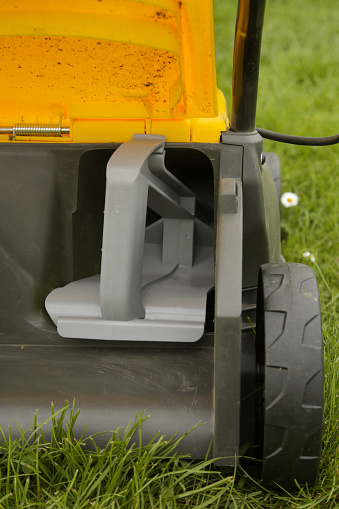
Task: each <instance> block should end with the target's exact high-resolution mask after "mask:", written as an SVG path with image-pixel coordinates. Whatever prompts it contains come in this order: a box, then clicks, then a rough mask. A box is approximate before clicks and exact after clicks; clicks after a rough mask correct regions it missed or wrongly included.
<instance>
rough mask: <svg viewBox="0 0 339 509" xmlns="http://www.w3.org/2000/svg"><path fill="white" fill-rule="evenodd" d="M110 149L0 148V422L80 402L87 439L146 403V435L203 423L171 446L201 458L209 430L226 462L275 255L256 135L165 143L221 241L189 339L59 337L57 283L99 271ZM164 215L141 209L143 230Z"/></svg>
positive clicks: (246, 429)
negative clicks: (52, 314)
mask: <svg viewBox="0 0 339 509" xmlns="http://www.w3.org/2000/svg"><path fill="white" fill-rule="evenodd" d="M118 147H119V145H117V144H113V143H112V144H102V145H101V144H92V145H91V144H87V145H77V144H75V145H69V144H63V143H60V144H49V143H41V144H40V143H34V144H33V143H32V144H31V143H25V144H11V143H8V144H6V143H4V144H2V146H1V151H0V324H1V335H0V352H1V358H2V369H1V372H0V387H1V391H0V405H1V414H0V424H1V427H2V429H3V430H4V431H5V430H7V429H8V425H13V426H12V437H13V438H14V437H15V436H16V435H18V434H19V431H18V430H17V428H16V426H15V425H14V419H15V420H16V421H17V422H18V423H19V424H20V425H22V426H23V427H24V428H27V427H28V426H29V425H30V424H31V422H32V419H33V416H34V413H35V411H36V409H38V420H39V421H40V422H42V421H43V420H44V419H45V418H47V417H48V416H49V415H50V404H51V402H52V401H53V402H54V405H55V408H61V407H62V406H63V405H64V402H65V400H66V399H67V400H69V401H73V399H74V398H75V402H76V406H77V408H81V412H80V415H79V419H78V421H77V427H76V430H75V431H76V433H78V434H79V435H81V433H82V431H83V429H84V427H85V425H86V424H87V433H88V435H90V434H92V433H97V432H101V431H103V430H105V429H106V430H111V429H116V428H117V427H118V426H121V425H125V424H126V423H127V422H128V421H129V420H130V419H134V417H135V414H136V412H140V411H142V410H146V412H147V414H150V415H151V418H150V419H149V420H148V421H146V422H145V424H144V427H143V440H144V441H145V442H146V441H147V440H149V439H151V438H152V437H153V435H154V434H155V432H157V431H158V430H159V429H160V430H161V432H162V433H164V434H165V435H167V436H172V435H173V434H174V433H178V434H182V433H185V432H186V431H187V430H188V429H190V428H192V427H193V426H194V425H195V424H196V423H197V422H198V421H201V422H203V423H205V424H203V425H201V426H199V427H198V428H197V429H196V430H195V431H194V432H193V433H192V435H189V436H188V437H187V439H186V440H184V441H183V442H182V443H181V446H180V450H178V452H182V453H189V454H191V456H192V457H193V458H204V457H205V455H206V452H207V451H208V450H209V447H210V444H211V442H212V439H213V444H215V445H213V447H214V449H213V451H212V452H211V454H214V455H217V456H219V457H223V458H224V459H223V464H228V465H234V464H235V462H236V457H237V456H238V454H239V451H240V448H241V446H242V445H243V444H245V443H248V442H252V443H253V441H254V438H253V435H254V432H255V431H254V414H255V405H254V401H253V398H252V393H253V379H255V352H254V339H253V332H252V328H251V323H252V324H253V325H254V324H255V305H256V304H255V303H256V288H255V287H256V284H257V274H258V270H259V267H260V265H261V264H263V263H266V262H270V261H279V260H280V243H279V242H280V241H279V227H278V228H276V225H277V219H278V216H279V207H278V201H277V198H276V193H275V189H274V183H273V179H272V176H271V174H270V172H269V170H268V168H267V167H266V165H264V167H262V166H261V162H260V161H261V157H260V156H261V151H262V140H261V138H260V136H257V135H256V134H253V135H248V136H247V135H246V136H244V137H240V136H238V135H234V134H231V133H227V134H225V135H224V136H223V139H222V142H221V143H215V144H208V143H206V144H201V143H194V144H179V143H178V144H172V143H166V144H165V151H166V153H165V166H166V168H167V169H168V171H169V172H170V173H171V174H173V175H174V176H175V177H176V178H178V180H180V181H181V182H182V183H183V184H184V185H185V186H186V187H187V188H188V189H190V190H191V192H192V193H193V194H194V195H195V196H197V197H198V201H199V202H201V203H202V202H203V203H204V204H206V205H207V206H208V207H205V208H203V207H200V208H199V207H197V209H196V213H195V216H196V218H197V219H199V220H200V221H201V222H203V223H204V224H205V225H207V223H208V226H210V227H214V236H215V235H216V236H217V243H216V251H215V260H216V261H215V263H214V269H215V273H216V276H215V280H214V284H215V294H216V297H215V299H216V302H215V306H216V310H217V312H216V313H215V312H214V301H215V299H214V295H213V292H209V293H208V296H207V304H206V309H207V312H206V320H205V329H204V334H203V337H202V338H201V339H200V340H198V341H195V342H170V343H169V342H158V341H156V342H154V341H153V342H149V341H142V342H140V341H139V342H135V341H128V342H127V341H114V340H113V341H100V340H97V341H94V340H91V339H76V338H64V337H61V336H60V335H59V334H58V332H57V329H56V326H55V324H54V323H53V322H52V321H51V320H50V318H49V316H48V314H47V313H46V311H45V307H44V302H45V298H46V296H47V295H48V294H50V292H51V291H52V290H53V289H56V288H62V287H64V286H66V285H68V284H70V283H73V282H75V281H78V280H81V279H86V278H90V277H94V278H95V277H96V278H98V277H99V276H98V275H99V274H100V272H101V247H102V236H103V224H104V218H103V210H104V203H105V192H106V169H107V163H108V161H109V159H110V158H111V156H112V154H114V153H115V152H116V150H117V149H118ZM232 181H233V182H234V183H237V186H238V187H235V186H233V184H232V183H231V182H232ZM220 182H221V184H220V185H219V183H220ZM240 182H241V185H240ZM238 183H239V185H238ZM236 189H238V191H236ZM237 193H238V194H237ZM241 195H242V199H241ZM185 200H186V198H185ZM189 200H190V199H189V197H188V201H189ZM241 200H242V205H243V207H242V221H241V220H240V217H241V213H240V212H241V207H239V204H240V205H241ZM236 206H238V209H237V210H238V212H236V208H235V207H236ZM227 207H229V209H227ZM211 208H212V209H214V214H212V216H211V217H209V210H210V209H211ZM213 216H214V217H213ZM160 220H161V218H160V217H159V215H157V214H156V213H154V212H153V211H150V210H147V217H146V231H147V228H148V227H149V226H151V225H153V224H155V223H156V222H157V221H160ZM154 229H155V227H154ZM241 229H242V234H241ZM252 229H253V231H252ZM232 231H235V232H236V239H234V238H233V236H232V235H233V234H232V235H231V232H232ZM146 235H147V234H146ZM241 235H242V241H241V242H240V244H241V246H242V247H241V248H242V252H243V256H242V257H241V253H240V251H239V249H238V247H236V246H239V239H240V238H241ZM247 237H248V238H247ZM201 242H202V241H200V240H199V243H200V244H201ZM147 244H148V240H147V241H146V242H145V245H146V246H147ZM233 244H234V245H233ZM160 245H161V244H160V242H159V244H158V247H159V246H160ZM201 245H202V247H204V246H203V244H201ZM206 247H208V246H206ZM160 251H161V248H160ZM228 251H229V252H228ZM277 254H279V257H277ZM171 256H172V255H171ZM223 263H226V265H225V267H223V266H222V265H223ZM219 264H220V266H219ZM226 267H227V268H229V267H231V269H230V270H226ZM225 278H226V279H225ZM97 288H98V286H97ZM249 318H250V320H251V323H250V322H249ZM233 324H234V325H235V326H234V327H233ZM239 324H240V325H239ZM239 366H240V368H239ZM239 394H240V398H239ZM106 439H107V436H106V435H101V436H100V437H98V442H99V443H100V444H102V445H104V444H105V441H106ZM136 439H137V438H136Z"/></svg>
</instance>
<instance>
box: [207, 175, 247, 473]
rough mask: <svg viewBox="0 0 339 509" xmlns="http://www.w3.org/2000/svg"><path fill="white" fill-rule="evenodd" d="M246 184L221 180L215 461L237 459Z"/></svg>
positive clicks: (216, 267) (239, 181) (227, 461)
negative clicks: (222, 457) (243, 205)
mask: <svg viewBox="0 0 339 509" xmlns="http://www.w3.org/2000/svg"><path fill="white" fill-rule="evenodd" d="M242 231H243V211H242V183H241V179H236V178H223V177H222V176H221V178H220V181H219V190H218V214H217V245H216V262H215V340H214V341H215V352H214V355H215V360H214V442H213V456H214V457H221V456H229V457H231V458H228V459H227V458H225V460H220V461H219V464H220V465H227V464H230V459H231V462H232V461H234V458H235V457H236V456H238V454H239V430H240V379H241V295H242Z"/></svg>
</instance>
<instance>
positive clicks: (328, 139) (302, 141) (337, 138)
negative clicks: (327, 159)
mask: <svg viewBox="0 0 339 509" xmlns="http://www.w3.org/2000/svg"><path fill="white" fill-rule="evenodd" d="M256 130H257V131H258V133H259V134H260V136H262V137H263V138H266V139H267V140H272V141H279V142H281V143H290V144H291V145H307V146H311V147H324V146H326V145H335V144H336V143H339V134H335V135H334V136H324V137H320V138H310V137H308V136H292V135H290V134H282V133H275V132H274V131H267V130H266V129H261V128H259V127H256Z"/></svg>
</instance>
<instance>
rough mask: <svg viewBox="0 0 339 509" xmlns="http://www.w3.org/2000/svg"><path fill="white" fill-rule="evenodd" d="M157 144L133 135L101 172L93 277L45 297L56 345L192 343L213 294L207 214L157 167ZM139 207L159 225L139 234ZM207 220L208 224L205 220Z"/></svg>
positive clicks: (160, 154) (161, 141) (160, 140)
mask: <svg viewBox="0 0 339 509" xmlns="http://www.w3.org/2000/svg"><path fill="white" fill-rule="evenodd" d="M164 145H165V138H164V137H163V136H150V135H134V136H133V139H132V140H131V141H129V142H127V143H124V144H122V145H121V146H120V147H119V148H118V149H117V150H116V152H115V153H114V154H113V155H112V156H111V158H110V160H109V162H108V165H107V176H106V195H105V213H104V214H105V215H104V223H103V241H102V258H101V273H100V277H99V276H92V277H90V278H86V279H82V280H80V281H74V282H72V283H69V284H68V285H67V286H66V287H65V288H58V289H55V290H53V291H52V292H51V293H50V294H49V295H48V296H47V298H46V309H47V312H48V313H49V315H50V317H51V318H52V320H53V321H54V323H55V324H56V325H57V330H58V333H59V334H60V335H61V336H64V337H74V338H83V339H86V338H87V339H97V340H99V339H102V340H120V341H158V342H159V341H175V342H180V341H186V342H188V341H197V340H198V339H200V338H201V337H202V335H203V333H204V327H205V314H206V299H207V294H208V292H209V291H210V290H211V289H212V288H213V286H214V231H213V227H211V226H209V224H206V223H204V222H202V221H199V220H198V219H197V218H196V217H195V211H196V209H197V210H200V212H205V213H207V216H209V217H210V219H212V218H213V209H212V208H210V210H209V207H208V205H206V204H204V203H203V202H201V201H199V199H198V198H197V197H196V196H195V194H194V193H193V192H192V191H191V190H190V189H189V188H187V187H186V186H185V185H184V184H182V183H181V182H180V181H179V180H178V179H177V178H176V177H174V175H172V174H171V173H169V172H168V171H167V170H166V168H165V165H164V157H165V151H164ZM147 207H149V208H150V209H151V210H153V211H154V212H156V213H157V214H159V215H161V216H162V218H161V219H159V220H158V221H156V222H154V223H153V224H151V225H150V226H148V227H147V229H146V230H145V227H146V217H147ZM206 220H208V219H206Z"/></svg>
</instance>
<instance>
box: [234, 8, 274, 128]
mask: <svg viewBox="0 0 339 509" xmlns="http://www.w3.org/2000/svg"><path fill="white" fill-rule="evenodd" d="M265 4H266V0H239V3H238V14H237V22H236V27H235V38H234V54H233V76H232V96H231V120H230V129H231V130H232V131H236V132H239V133H250V132H254V131H255V116H256V109H257V95H258V81H259V61H260V50H261V38H262V31H263V25H264V14H265Z"/></svg>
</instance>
